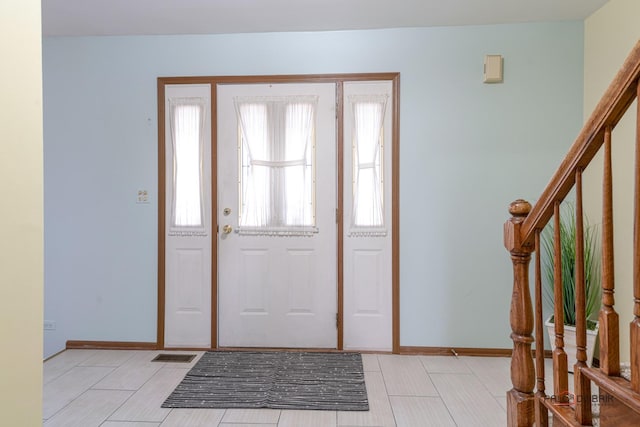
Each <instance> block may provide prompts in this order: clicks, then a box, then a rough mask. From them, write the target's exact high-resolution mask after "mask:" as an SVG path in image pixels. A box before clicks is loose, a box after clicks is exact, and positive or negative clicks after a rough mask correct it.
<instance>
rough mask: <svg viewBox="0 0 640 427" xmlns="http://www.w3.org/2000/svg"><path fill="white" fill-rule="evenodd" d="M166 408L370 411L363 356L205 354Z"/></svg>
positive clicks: (282, 353)
mask: <svg viewBox="0 0 640 427" xmlns="http://www.w3.org/2000/svg"><path fill="white" fill-rule="evenodd" d="M162 407H163V408H273V409H314V410H337V411H368V410H369V402H368V400H367V389H366V387H365V383H364V373H363V370H362V357H361V356H360V354H359V353H321V352H318V353H316V352H284V351H283V352H244V351H211V352H207V353H205V354H204V355H203V356H202V358H200V360H199V361H198V362H197V363H196V365H195V366H194V367H193V368H192V369H191V370H190V371H189V372H188V373H187V375H186V376H185V378H184V380H182V382H181V383H180V384H178V387H176V389H175V390H174V391H173V393H171V395H170V396H169V397H168V398H167V400H166V401H165V402H164V403H163V404H162Z"/></svg>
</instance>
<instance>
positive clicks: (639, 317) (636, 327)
mask: <svg viewBox="0 0 640 427" xmlns="http://www.w3.org/2000/svg"><path fill="white" fill-rule="evenodd" d="M637 99H638V100H640V83H639V84H638V86H637ZM639 199H640V103H639V104H638V107H637V117H636V164H635V206H634V221H633V321H632V322H631V332H630V333H631V387H632V388H633V390H634V391H635V392H636V393H640V348H638V346H640V200H639Z"/></svg>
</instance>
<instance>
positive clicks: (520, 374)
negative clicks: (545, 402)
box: [504, 200, 535, 427]
mask: <svg viewBox="0 0 640 427" xmlns="http://www.w3.org/2000/svg"><path fill="white" fill-rule="evenodd" d="M530 211H531V205H530V204H529V202H527V201H525V200H516V201H515V202H513V203H511V205H509V213H510V214H511V215H512V216H511V218H510V219H509V220H508V221H507V222H506V223H505V225H504V245H505V247H506V248H507V250H508V251H509V253H510V254H511V261H512V263H513V294H512V296H511V312H510V322H511V339H512V340H513V354H512V356H511V383H512V384H513V388H512V389H511V390H509V391H508V392H507V425H508V426H509V427H516V426H531V425H533V422H534V418H535V412H534V395H533V386H534V383H535V370H534V367H533V356H532V355H531V343H532V342H533V336H532V335H531V334H532V332H533V307H532V305H531V294H530V292H529V262H530V261H531V252H532V251H533V247H532V246H531V245H524V244H523V242H522V241H521V234H520V228H521V226H522V222H523V221H524V220H525V218H526V217H527V215H528V214H529V212H530Z"/></svg>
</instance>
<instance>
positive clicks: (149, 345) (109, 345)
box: [66, 340, 161, 350]
mask: <svg viewBox="0 0 640 427" xmlns="http://www.w3.org/2000/svg"><path fill="white" fill-rule="evenodd" d="M160 348H161V347H160V346H159V345H158V344H157V343H155V342H134V341H73V340H69V341H67V345H66V349H67V350H72V349H73V350H158V349H160Z"/></svg>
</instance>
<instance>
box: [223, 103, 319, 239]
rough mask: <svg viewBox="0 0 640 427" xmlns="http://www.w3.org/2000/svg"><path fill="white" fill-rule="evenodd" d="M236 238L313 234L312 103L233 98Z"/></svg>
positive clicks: (313, 125) (314, 110)
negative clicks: (237, 149) (237, 147)
mask: <svg viewBox="0 0 640 427" xmlns="http://www.w3.org/2000/svg"><path fill="white" fill-rule="evenodd" d="M235 104H236V112H237V116H238V123H239V124H240V129H241V134H242V138H241V153H242V155H241V169H242V171H241V173H240V181H241V183H240V192H241V193H240V200H241V207H240V221H239V232H240V233H241V234H266V235H289V234H291V235H300V234H303V235H304V234H310V233H313V232H316V231H317V230H316V228H315V206H314V194H313V193H314V176H313V154H314V147H313V145H314V140H315V121H316V120H315V118H316V105H317V97H315V96H295V97H238V98H236V99H235Z"/></svg>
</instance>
